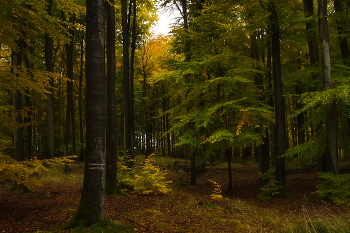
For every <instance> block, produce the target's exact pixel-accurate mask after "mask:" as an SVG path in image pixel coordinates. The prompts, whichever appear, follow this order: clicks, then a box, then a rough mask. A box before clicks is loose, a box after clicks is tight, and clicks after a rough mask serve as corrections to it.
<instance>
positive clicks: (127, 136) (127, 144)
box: [121, 0, 133, 167]
mask: <svg viewBox="0 0 350 233" xmlns="http://www.w3.org/2000/svg"><path fill="white" fill-rule="evenodd" d="M121 10H122V30H123V32H122V36H123V88H124V153H125V156H126V158H127V159H128V160H129V161H128V165H129V166H130V167H131V166H132V165H133V163H132V160H131V159H132V157H131V156H132V155H131V150H132V140H131V136H132V135H131V119H130V114H131V102H130V101H131V100H130V61H129V44H130V43H129V34H130V33H129V23H128V14H127V12H128V11H127V0H122V7H121Z"/></svg>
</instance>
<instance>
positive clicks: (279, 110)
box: [269, 1, 287, 186]
mask: <svg viewBox="0 0 350 233" xmlns="http://www.w3.org/2000/svg"><path fill="white" fill-rule="evenodd" d="M269 11H270V25H271V40H272V62H273V64H272V73H273V80H274V91H275V120H276V125H275V135H274V136H275V157H276V180H277V181H279V182H280V184H281V185H282V186H285V184H286V173H285V159H284V158H282V157H281V156H282V155H283V154H284V152H285V150H286V143H287V142H286V120H285V102H284V97H283V83H282V71H281V48H280V28H279V23H278V15H277V9H276V2H275V1H271V2H270V4H269Z"/></svg>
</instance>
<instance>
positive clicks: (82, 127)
mask: <svg viewBox="0 0 350 233" xmlns="http://www.w3.org/2000/svg"><path fill="white" fill-rule="evenodd" d="M83 75H84V36H82V37H81V43H80V74H79V87H78V88H79V90H78V108H79V109H78V110H79V139H80V144H81V147H82V145H83V144H84V126H83V106H82V105H83V104H82V102H83V96H82V95H83ZM84 153H85V148H80V155H79V160H80V161H83V160H84V158H85V154H84Z"/></svg>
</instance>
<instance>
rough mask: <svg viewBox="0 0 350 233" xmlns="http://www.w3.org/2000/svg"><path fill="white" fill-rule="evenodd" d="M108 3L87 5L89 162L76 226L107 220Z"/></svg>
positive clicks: (96, 0) (98, 0) (91, 1)
mask: <svg viewBox="0 0 350 233" xmlns="http://www.w3.org/2000/svg"><path fill="white" fill-rule="evenodd" d="M104 6H105V1H104V0H87V1H86V162H85V172H84V184H83V190H82V196H81V200H80V205H79V208H78V212H77V214H76V216H75V218H74V221H73V222H72V223H74V224H77V223H78V222H79V221H80V220H84V221H86V222H87V224H88V225H92V224H95V223H97V222H101V221H102V220H104V195H105V177H106V169H105V164H106V96H105V93H106V85H105V61H104V51H105V50H104V42H105V32H104V26H105V22H104V13H105V9H104Z"/></svg>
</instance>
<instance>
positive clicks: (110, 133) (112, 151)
mask: <svg viewBox="0 0 350 233" xmlns="http://www.w3.org/2000/svg"><path fill="white" fill-rule="evenodd" d="M106 11H107V43H106V45H107V168H106V169H107V171H106V180H107V184H108V186H109V188H110V189H109V190H108V191H109V192H112V193H114V192H115V191H114V190H113V189H115V188H116V187H117V177H116V176H117V117H116V95H115V81H116V59H115V8H114V0H110V1H109V2H107V3H106Z"/></svg>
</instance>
